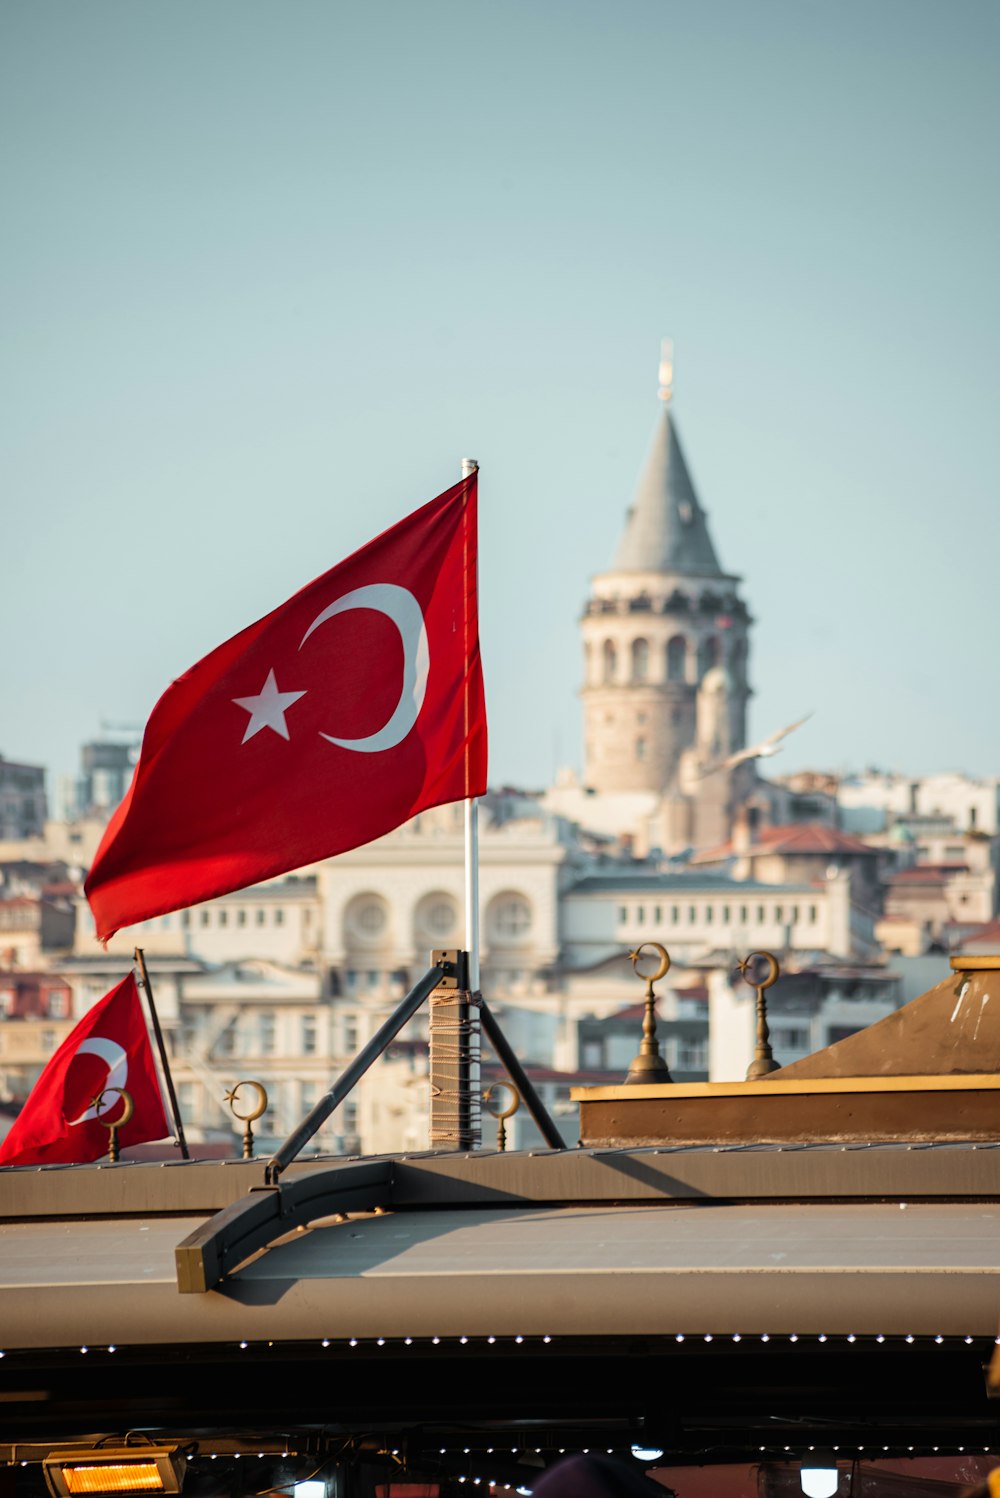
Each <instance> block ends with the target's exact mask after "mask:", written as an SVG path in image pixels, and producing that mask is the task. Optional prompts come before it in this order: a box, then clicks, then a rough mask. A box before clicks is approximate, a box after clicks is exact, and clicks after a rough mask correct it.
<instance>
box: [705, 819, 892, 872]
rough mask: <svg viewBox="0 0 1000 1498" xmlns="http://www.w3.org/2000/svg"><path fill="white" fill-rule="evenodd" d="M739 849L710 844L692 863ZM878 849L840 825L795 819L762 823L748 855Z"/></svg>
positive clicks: (725, 845) (710, 859)
mask: <svg viewBox="0 0 1000 1498" xmlns="http://www.w3.org/2000/svg"><path fill="white" fill-rule="evenodd" d="M736 851H737V850H736V849H735V848H734V847H733V843H732V841H731V840H730V841H729V842H728V843H723V844H722V845H721V846H720V847H718V848H709V849H707V850H706V851H705V852H702V853H696V854H695V856H694V858H693V859H692V860H691V862H692V863H715V862H717V861H718V859H720V858H730V857H732V856H733V855H734V853H735V852H736ZM876 852H877V849H875V848H873V847H871V845H870V844H869V843H865V842H862V840H861V838H859V837H853V836H852V835H851V834H850V833H849V832H841V831H840V829H839V828H838V827H828V826H827V825H826V823H825V822H791V823H789V825H788V826H786V827H762V828H760V830H759V831H758V832H757V833H756V835H755V837H754V841H753V842H752V843H751V845H750V847H749V848H748V849H747V856H749V857H751V858H753V857H754V856H756V855H757V854H762V853H780V854H784V855H787V854H796V853H802V854H807V853H819V854H831V853H841V854H844V853H851V854H857V853H865V854H869V855H874V854H875V853H876Z"/></svg>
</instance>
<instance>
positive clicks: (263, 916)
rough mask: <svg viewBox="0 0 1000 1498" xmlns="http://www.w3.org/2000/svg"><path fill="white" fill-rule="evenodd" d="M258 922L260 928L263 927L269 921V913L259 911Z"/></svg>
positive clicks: (257, 913)
mask: <svg viewBox="0 0 1000 1498" xmlns="http://www.w3.org/2000/svg"><path fill="white" fill-rule="evenodd" d="M256 920H257V925H258V926H263V924H264V922H265V921H266V920H267V911H266V910H260V909H258V910H257V912H256Z"/></svg>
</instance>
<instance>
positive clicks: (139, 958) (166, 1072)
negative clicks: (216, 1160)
mask: <svg viewBox="0 0 1000 1498" xmlns="http://www.w3.org/2000/svg"><path fill="white" fill-rule="evenodd" d="M135 960H136V962H137V963H138V964H139V971H140V973H141V974H142V986H143V988H144V989H145V990H146V1002H147V1003H148V1005H149V1017H150V1019H151V1020H152V1021H153V1034H154V1035H155V1036H156V1045H157V1049H158V1050H159V1052H160V1064H161V1065H162V1067H163V1079H164V1081H165V1082H166V1084H167V1096H168V1098H169V1099H170V1111H171V1112H172V1113H173V1115H174V1128H175V1129H176V1130H177V1143H178V1144H179V1145H180V1147H181V1154H182V1155H183V1157H184V1159H185V1160H190V1158H191V1151H190V1150H189V1149H188V1146H187V1140H186V1139H185V1138H184V1125H183V1123H182V1122H181V1110H180V1108H179V1107H178V1105H177V1094H176V1092H175V1091H174V1079H173V1077H172V1075H171V1072H170V1062H169V1061H168V1060H167V1048H166V1046H165V1045H164V1044H163V1031H162V1030H161V1029H160V1016H159V1015H158V1014H157V1012H156V1004H155V1003H154V1001H153V985H152V984H151V983H150V981H149V973H148V971H147V969H146V954H145V952H144V951H143V950H142V948H141V947H136V949H135Z"/></svg>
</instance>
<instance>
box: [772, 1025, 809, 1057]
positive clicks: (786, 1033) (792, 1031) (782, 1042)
mask: <svg viewBox="0 0 1000 1498" xmlns="http://www.w3.org/2000/svg"><path fill="white" fill-rule="evenodd" d="M773 1039H774V1045H775V1048H776V1049H777V1048H778V1047H783V1048H784V1049H785V1050H786V1051H808V1049H809V1039H810V1037H809V1031H808V1030H807V1029H806V1028H805V1026H803V1025H795V1026H792V1025H789V1027H788V1028H787V1029H784V1028H782V1029H780V1030H779V1029H776V1030H775V1031H774V1036H773Z"/></svg>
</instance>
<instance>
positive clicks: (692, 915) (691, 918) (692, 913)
mask: <svg viewBox="0 0 1000 1498" xmlns="http://www.w3.org/2000/svg"><path fill="white" fill-rule="evenodd" d="M697 919H698V912H697V910H696V909H695V908H694V906H693V905H692V906H691V908H690V910H689V911H688V920H689V921H690V923H691V925H692V926H693V925H694V923H695V921H696V920H697Z"/></svg>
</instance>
